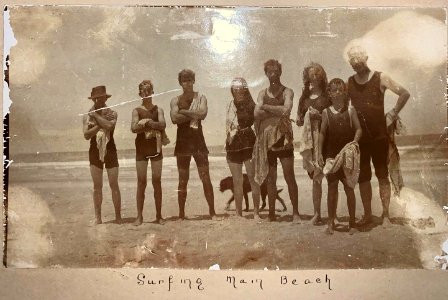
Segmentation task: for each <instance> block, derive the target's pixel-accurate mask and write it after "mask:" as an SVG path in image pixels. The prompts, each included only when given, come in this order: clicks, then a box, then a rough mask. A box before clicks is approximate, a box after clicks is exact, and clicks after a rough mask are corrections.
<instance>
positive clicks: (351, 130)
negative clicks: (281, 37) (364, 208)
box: [319, 78, 362, 234]
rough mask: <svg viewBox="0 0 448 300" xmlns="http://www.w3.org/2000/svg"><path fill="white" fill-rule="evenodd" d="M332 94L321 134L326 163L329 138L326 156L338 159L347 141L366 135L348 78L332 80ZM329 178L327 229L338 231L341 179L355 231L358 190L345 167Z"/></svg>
mask: <svg viewBox="0 0 448 300" xmlns="http://www.w3.org/2000/svg"><path fill="white" fill-rule="evenodd" d="M328 95H329V99H330V101H331V106H330V107H328V108H326V109H325V110H324V111H323V112H322V125H321V129H320V134H319V163H320V164H321V165H322V166H323V165H324V157H323V153H322V149H323V145H324V142H325V140H326V151H325V152H326V153H325V157H326V158H327V159H328V158H333V159H334V158H336V156H337V155H338V154H339V152H341V150H343V149H344V147H345V146H346V145H347V144H349V143H351V142H356V143H358V142H359V139H360V138H361V135H362V129H361V125H360V124H359V120H358V116H357V114H356V111H355V109H354V108H353V107H350V108H349V98H348V95H347V87H346V85H345V83H344V81H343V80H342V79H339V78H335V79H333V80H331V81H330V83H329V84H328ZM327 181H328V198H327V204H328V228H327V230H326V233H327V234H333V232H334V220H335V217H336V208H337V201H338V184H339V181H341V182H342V183H343V184H344V190H345V194H346V196H347V205H348V211H349V216H350V221H349V233H350V234H353V233H355V232H356V229H355V210H356V198H355V191H354V189H353V187H351V186H349V184H348V183H347V178H346V176H345V173H344V171H343V168H342V167H341V168H339V170H337V171H336V172H335V173H332V174H328V175H327Z"/></svg>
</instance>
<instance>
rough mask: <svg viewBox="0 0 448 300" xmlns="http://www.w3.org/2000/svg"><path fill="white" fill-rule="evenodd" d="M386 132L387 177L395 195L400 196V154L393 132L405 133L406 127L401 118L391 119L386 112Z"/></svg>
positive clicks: (401, 183) (401, 185) (401, 181)
mask: <svg viewBox="0 0 448 300" xmlns="http://www.w3.org/2000/svg"><path fill="white" fill-rule="evenodd" d="M386 126H387V134H388V138H389V154H388V157H387V158H388V160H387V162H388V165H387V167H388V169H389V177H390V180H391V182H392V188H393V191H394V194H395V195H396V196H400V191H401V189H402V188H403V187H404V182H403V176H402V175H401V168H400V154H399V153H398V148H397V145H396V144H395V134H397V135H400V134H406V128H405V126H404V125H403V123H402V122H401V119H400V118H398V119H397V120H395V121H393V119H392V117H391V116H390V115H389V114H386Z"/></svg>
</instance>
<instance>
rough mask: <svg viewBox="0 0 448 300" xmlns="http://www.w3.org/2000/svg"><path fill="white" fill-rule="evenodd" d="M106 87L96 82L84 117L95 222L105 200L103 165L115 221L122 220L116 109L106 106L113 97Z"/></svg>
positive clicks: (99, 220) (97, 220)
mask: <svg viewBox="0 0 448 300" xmlns="http://www.w3.org/2000/svg"><path fill="white" fill-rule="evenodd" d="M110 97H111V95H109V94H108V93H107V92H106V87H105V86H103V85H101V86H96V87H94V88H92V92H91V94H90V97H88V99H91V100H92V101H93V103H94V104H93V106H92V107H91V108H90V110H89V114H88V115H86V116H85V117H84V118H83V132H84V138H85V139H86V140H90V148H89V162H90V174H91V175H92V180H93V204H94V208H95V223H96V224H101V223H102V219H101V203H102V201H103V191H102V187H103V168H104V166H105V167H106V170H107V176H108V178H109V186H110V188H111V191H112V201H113V203H114V208H115V221H114V222H115V223H121V195H120V189H119V187H118V158H117V148H116V146H115V141H114V129H115V124H116V123H117V113H116V112H115V111H113V110H111V109H110V108H108V107H107V106H106V101H107V99H108V98H110Z"/></svg>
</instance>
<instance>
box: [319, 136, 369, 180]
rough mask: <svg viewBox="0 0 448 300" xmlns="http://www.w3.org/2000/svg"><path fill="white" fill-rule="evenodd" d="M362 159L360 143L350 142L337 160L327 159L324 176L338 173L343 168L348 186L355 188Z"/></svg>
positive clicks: (340, 152)
mask: <svg viewBox="0 0 448 300" xmlns="http://www.w3.org/2000/svg"><path fill="white" fill-rule="evenodd" d="M360 157H361V156H360V151H359V145H358V143H357V142H350V143H348V144H347V145H345V146H344V148H342V150H341V151H339V153H338V154H337V155H336V157H335V158H327V159H326V161H325V166H324V168H323V173H324V175H327V174H332V173H336V172H337V171H338V170H339V169H340V168H342V170H343V171H344V175H345V180H346V183H347V185H348V186H349V187H351V188H355V185H356V183H357V182H358V178H359V172H360V168H359V165H360Z"/></svg>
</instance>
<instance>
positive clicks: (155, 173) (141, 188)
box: [134, 159, 164, 226]
mask: <svg viewBox="0 0 448 300" xmlns="http://www.w3.org/2000/svg"><path fill="white" fill-rule="evenodd" d="M162 161H163V160H162V159H160V160H157V161H151V181H152V186H153V188H154V202H155V206H156V221H155V222H156V223H158V224H163V223H164V220H163V218H162V181H161V178H162ZM136 168H137V196H136V199H137V218H136V219H135V222H134V225H136V226H138V225H141V224H142V223H143V205H144V202H145V190H146V185H147V182H148V179H147V170H148V161H145V160H142V161H136Z"/></svg>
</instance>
